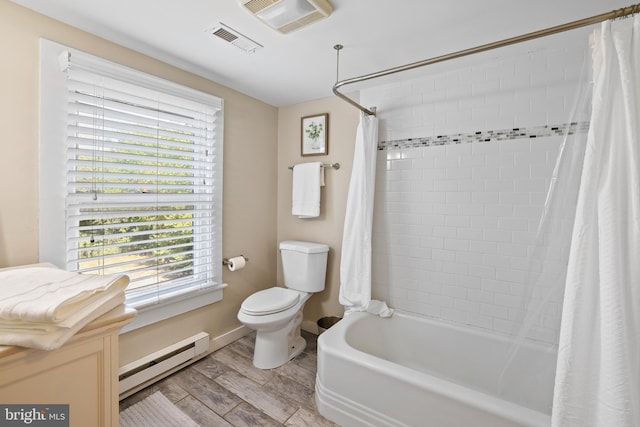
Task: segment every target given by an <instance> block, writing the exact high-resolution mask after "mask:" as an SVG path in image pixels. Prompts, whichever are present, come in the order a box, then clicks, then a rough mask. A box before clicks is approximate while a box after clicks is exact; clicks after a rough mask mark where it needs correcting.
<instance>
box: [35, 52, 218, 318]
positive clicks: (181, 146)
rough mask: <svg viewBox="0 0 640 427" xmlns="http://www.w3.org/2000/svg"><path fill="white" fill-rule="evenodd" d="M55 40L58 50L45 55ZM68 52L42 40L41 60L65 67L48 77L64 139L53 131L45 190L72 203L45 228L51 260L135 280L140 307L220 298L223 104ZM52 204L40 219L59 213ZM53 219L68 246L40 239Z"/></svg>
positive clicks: (131, 290) (130, 298)
mask: <svg viewBox="0 0 640 427" xmlns="http://www.w3.org/2000/svg"><path fill="white" fill-rule="evenodd" d="M48 44H51V45H55V46H54V47H56V48H57V49H55V52H48V54H47V55H45V54H44V48H45V45H48ZM61 47H62V46H60V45H56V44H53V43H51V42H46V43H45V42H43V56H42V61H43V62H44V61H45V59H46V58H47V57H48V58H49V59H51V57H53V56H54V54H55V56H57V60H56V61H54V63H55V65H58V67H57V69H56V68H55V67H50V66H48V67H46V68H47V73H48V76H43V80H44V81H43V87H42V94H41V98H42V101H43V102H42V103H41V105H42V108H43V111H42V116H43V119H44V116H47V115H48V112H47V111H46V110H44V108H45V107H46V105H50V106H51V104H52V103H57V104H58V106H59V107H63V109H64V112H61V113H60V115H59V117H60V118H62V116H63V115H64V121H63V129H59V130H58V131H57V132H54V134H55V135H59V136H61V137H63V138H62V139H59V138H55V137H47V138H45V137H44V135H45V134H44V133H43V138H42V141H41V169H42V171H41V180H42V179H45V180H57V181H61V182H57V183H56V184H57V185H55V184H51V183H46V184H45V183H43V184H44V185H45V187H46V186H52V187H55V188H53V189H52V190H51V193H53V194H57V195H58V196H59V197H62V198H63V200H64V202H63V204H61V203H60V202H59V201H57V202H53V203H56V204H57V205H58V206H64V218H60V219H58V221H57V222H56V223H53V221H52V220H51V219H48V218H45V219H43V220H42V221H41V227H40V228H41V248H42V249H43V250H41V260H42V261H53V262H54V263H56V264H57V265H59V266H65V267H66V269H67V270H70V271H79V272H84V273H92V274H111V273H123V274H127V275H129V277H130V280H131V282H130V285H129V287H128V289H127V303H128V304H130V305H132V306H134V307H136V308H138V309H139V310H141V311H142V312H144V311H145V310H148V309H153V308H154V307H156V306H160V307H163V306H165V305H168V304H169V305H171V306H172V307H171V309H170V310H165V311H170V312H171V314H173V315H175V314H177V313H176V312H175V310H174V306H175V304H174V303H175V302H176V301H182V304H183V305H184V300H185V299H189V298H194V297H195V298H196V299H197V302H196V301H194V303H195V305H196V306H199V305H204V304H203V303H209V302H210V301H211V302H212V300H216V299H219V298H220V295H218V294H219V293H220V289H221V287H222V283H221V266H222V257H221V251H220V248H221V233H220V228H221V206H222V205H221V197H222V191H221V190H222V139H221V132H220V128H221V123H222V100H221V99H219V98H217V97H214V96H212V95H208V94H204V93H201V92H198V91H195V90H193V89H189V88H185V87H182V86H179V85H177V84H174V83H171V82H167V81H164V80H161V79H158V78H156V77H153V76H149V75H147V74H144V73H141V72H137V71H134V70H131V69H128V68H126V67H122V66H119V65H117V64H114V63H111V62H108V61H105V60H102V59H99V58H96V57H94V56H91V55H88V54H85V53H82V52H76V51H72V50H70V49H69V48H66V49H63V50H62V51H61V49H60V48H61ZM49 65H50V64H49ZM41 68H42V69H43V72H44V69H45V66H44V64H42V66H41ZM56 73H57V74H58V75H57V76H56V75H55V74H56ZM47 80H50V81H51V82H54V83H55V84H53V85H52V86H54V87H56V86H57V90H55V91H53V92H57V93H58V95H62V94H63V91H62V89H63V87H64V92H65V93H64V96H62V97H61V99H55V98H60V97H59V96H58V97H56V94H55V93H50V92H49V91H48V90H47V89H48V88H45V87H44V86H45V83H46V81H47ZM45 94H46V95H47V96H52V97H53V98H54V99H53V100H52V99H47V100H45V99H44V96H45ZM53 111H57V110H53ZM47 124H49V125H50V126H54V127H59V126H60V125H59V123H55V121H54V120H53V119H51V120H45V121H44V122H43V126H42V130H43V131H45V125H47ZM65 125H66V126H65ZM45 145H46V147H45ZM49 154H53V155H55V156H57V157H56V161H55V162H50V160H51V159H52V157H51V156H49ZM43 155H44V156H46V157H42V156H43ZM58 157H60V158H58ZM52 164H58V165H63V173H60V171H59V170H58V171H55V170H54V169H55V168H54V167H51V165H52ZM48 172H50V173H48ZM51 175H53V176H51ZM42 191H43V188H42V186H41V192H42ZM44 191H47V196H45V197H44V198H45V199H47V198H48V199H51V200H50V201H49V202H51V201H52V200H54V199H56V197H52V194H51V193H50V192H49V190H48V189H47V188H45V189H44ZM42 199H43V197H41V205H40V206H41V217H42V216H43V214H45V212H47V209H46V208H47V207H48V206H49V205H48V204H47V202H44V203H43V201H42ZM43 222H44V223H46V226H51V227H54V228H59V227H62V230H61V231H59V232H58V233H57V234H58V236H62V235H64V241H63V242H59V241H58V242H55V241H51V239H50V237H51V236H50V235H48V234H49V233H46V232H44V234H42V233H43V228H44V227H43ZM43 240H47V241H46V242H43ZM54 240H55V239H54ZM63 249H64V250H63ZM47 251H49V252H48V253H47ZM62 254H63V255H64V259H62V257H61V255H62ZM216 291H218V292H216ZM203 295H208V296H209V298H202V296H203ZM216 295H217V296H216ZM187 305H189V304H187ZM191 305H193V304H191ZM165 317H167V316H160V318H165ZM151 321H153V320H151ZM145 323H149V321H146V322H145Z"/></svg>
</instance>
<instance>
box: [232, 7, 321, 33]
mask: <svg viewBox="0 0 640 427" xmlns="http://www.w3.org/2000/svg"><path fill="white" fill-rule="evenodd" d="M240 3H241V4H242V5H243V6H244V7H245V8H246V9H247V10H248V11H249V12H251V13H252V14H253V15H255V16H257V17H258V18H260V19H261V20H262V21H264V22H265V23H266V24H267V25H269V26H270V27H272V28H274V29H276V30H278V31H280V32H281V33H289V32H291V31H293V30H297V29H298V28H302V27H304V26H306V25H309V24H311V23H312V22H315V21H317V20H319V19H322V18H326V17H327V16H329V15H331V12H333V6H331V3H329V0H240Z"/></svg>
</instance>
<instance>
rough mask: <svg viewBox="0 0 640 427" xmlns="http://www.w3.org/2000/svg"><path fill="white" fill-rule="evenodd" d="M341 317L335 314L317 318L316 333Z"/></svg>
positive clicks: (333, 323)
mask: <svg viewBox="0 0 640 427" xmlns="http://www.w3.org/2000/svg"><path fill="white" fill-rule="evenodd" d="M340 319H341V317H337V316H329V317H321V318H320V319H318V335H320V334H321V333H323V332H324V331H326V330H327V329H329V328H330V327H332V326H333V325H335V324H336V323H338V321H339V320H340Z"/></svg>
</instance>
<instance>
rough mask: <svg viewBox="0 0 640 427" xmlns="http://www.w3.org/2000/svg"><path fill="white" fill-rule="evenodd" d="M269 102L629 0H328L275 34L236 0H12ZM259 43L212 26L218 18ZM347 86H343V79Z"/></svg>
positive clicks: (300, 97) (284, 101) (302, 97)
mask: <svg viewBox="0 0 640 427" xmlns="http://www.w3.org/2000/svg"><path fill="white" fill-rule="evenodd" d="M12 1H13V2H14V3H18V4H20V5H23V6H25V7H28V8H30V9H33V10H35V11H38V12H40V13H42V14H44V15H48V16H50V17H53V18H55V19H58V20H60V21H63V22H66V23H68V24H70V25H73V26H75V27H78V28H80V29H82V30H85V31H88V32H90V33H93V34H96V35H98V36H101V37H103V38H105V39H107V40H111V41H113V42H115V43H117V44H120V45H123V46H126V47H128V48H131V49H134V50H136V51H139V52H142V53H145V54H147V55H149V56H152V57H155V58H158V59H160V60H162V61H164V62H167V63H169V64H173V65H175V66H177V67H180V68H183V69H185V70H188V71H191V72H193V73H195V74H198V75H201V76H203V77H206V78H209V79H211V80H214V81H216V82H218V83H221V84H223V85H225V86H229V87H231V88H234V89H236V90H238V91H240V92H243V93H246V94H248V95H251V96H253V97H255V98H258V99H260V100H262V101H264V102H267V103H269V104H272V105H275V106H286V105H291V104H295V103H298V102H303V101H308V100H312V99H318V98H322V97H326V96H330V95H331V94H332V92H331V88H332V86H333V84H334V83H335V82H336V51H335V50H334V49H333V46H334V45H335V44H338V43H339V44H342V45H344V49H343V50H342V51H341V53H340V75H339V77H340V79H345V78H351V77H355V76H359V75H363V74H368V73H372V72H376V71H380V70H383V69H386V68H390V67H395V66H398V65H403V64H406V63H410V62H415V61H419V60H422V59H426V58H431V57H434V56H438V55H442V54H446V53H449V52H452V51H457V50H461V49H466V48H469V47H474V46H477V45H480V44H484V43H489V42H493V41H497V40H501V39H504V38H508V37H512V36H516V35H519V34H523V33H526V32H531V31H536V30H539V29H543V28H547V27H550V26H555V25H559V24H563V23H565V22H569V21H574V20H577V19H582V18H585V17H589V16H592V15H597V14H600V13H604V12H609V11H611V10H614V9H618V8H621V7H625V6H629V5H631V4H633V3H630V2H629V1H628V0H610V1H602V0H535V1H533V0H527V1H525V0H458V1H450V0H388V1H382V0H331V3H332V4H333V7H334V11H333V13H332V14H331V15H330V16H329V17H328V18H326V19H324V20H321V21H318V22H316V23H313V24H311V25H309V26H307V27H304V28H302V29H300V30H297V31H294V32H292V33H289V34H281V33H279V32H277V31H275V30H273V29H271V28H270V27H268V26H267V25H265V24H263V23H262V22H261V21H259V20H258V19H257V18H255V17H254V16H252V15H250V14H249V13H248V12H247V11H246V10H245V9H244V8H243V7H242V6H241V5H240V2H239V0H106V1H105V0H53V1H52V0H12ZM220 22H223V23H224V24H226V25H228V26H230V27H232V28H234V29H235V30H237V31H239V32H240V33H242V34H244V35H246V36H248V37H249V38H251V39H253V40H255V41H257V42H258V43H260V44H262V45H263V46H264V48H263V49H261V50H259V51H258V52H256V53H254V54H246V53H244V52H243V51H241V50H239V49H237V48H236V47H234V46H232V45H230V44H227V43H225V42H223V41H222V40H220V39H218V38H215V37H213V36H211V35H210V31H208V30H210V29H211V28H213V27H214V26H216V25H218V23H220ZM345 91H348V90H346V88H345Z"/></svg>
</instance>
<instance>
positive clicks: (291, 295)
mask: <svg viewBox="0 0 640 427" xmlns="http://www.w3.org/2000/svg"><path fill="white" fill-rule="evenodd" d="M299 299H300V294H298V293H297V292H296V291H292V290H291V289H287V288H280V287H275V288H269V289H265V290H263V291H259V292H256V293H255V294H253V295H251V296H249V298H247V299H246V300H244V302H243V303H242V305H241V306H240V308H241V309H242V311H244V312H245V313H247V314H254V315H258V314H273V313H278V312H280V311H284V310H286V309H288V308H291V307H293V306H294V305H295V304H296V303H297V302H298V300H299Z"/></svg>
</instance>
